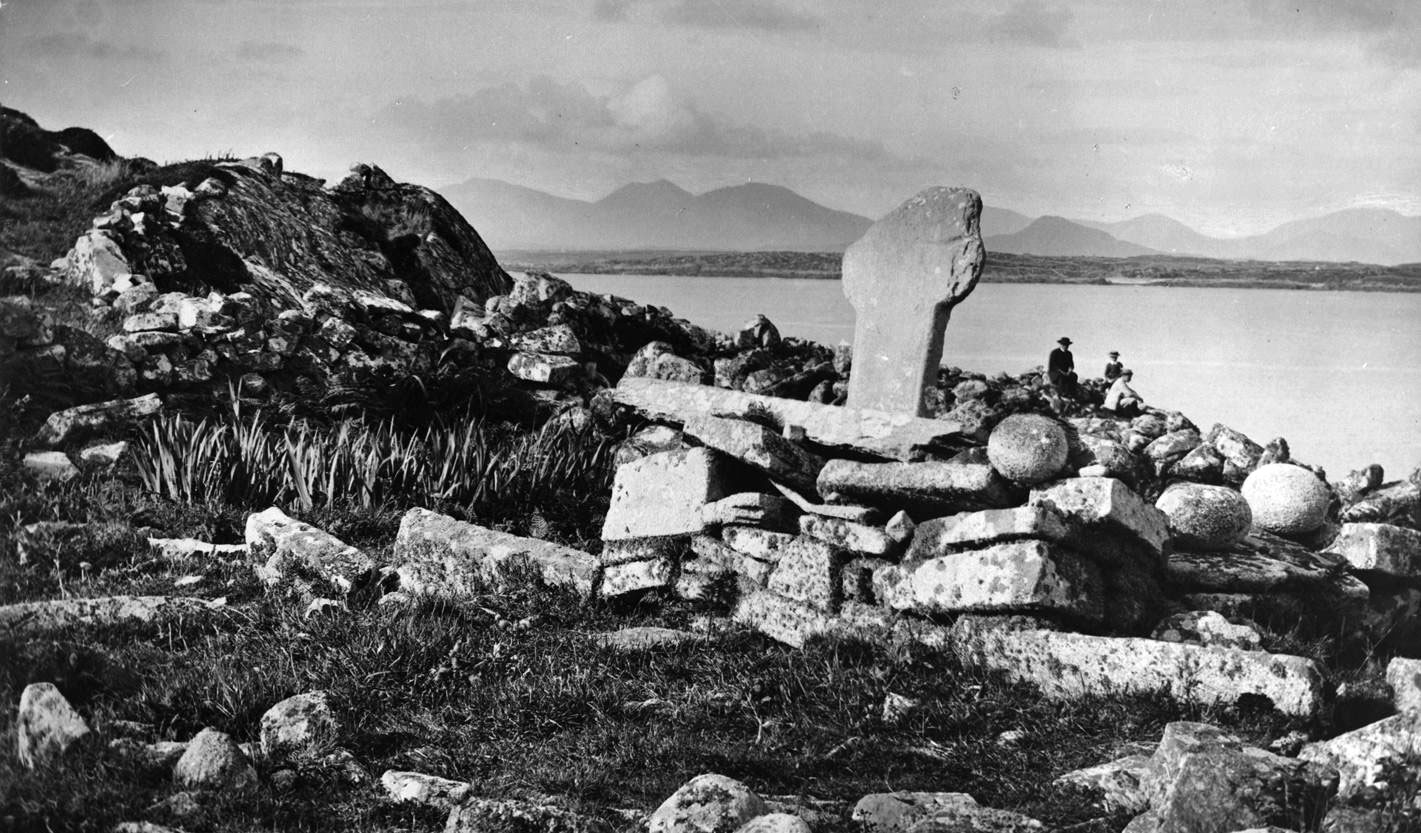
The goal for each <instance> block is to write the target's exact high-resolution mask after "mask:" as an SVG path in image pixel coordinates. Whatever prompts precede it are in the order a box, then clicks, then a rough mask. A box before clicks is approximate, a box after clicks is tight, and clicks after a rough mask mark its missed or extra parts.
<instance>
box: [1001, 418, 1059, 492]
mask: <svg viewBox="0 0 1421 833" xmlns="http://www.w3.org/2000/svg"><path fill="white" fill-rule="evenodd" d="M1068 453H1069V445H1068V443H1067V440H1066V431H1065V429H1064V428H1062V427H1061V424H1060V423H1058V422H1056V421H1055V420H1053V419H1050V418H1049V417H1044V416H1040V415H1037V414H1013V415H1012V416H1009V417H1007V418H1006V419H1004V420H1002V421H1001V422H1000V423H998V424H997V427H996V428H993V429H992V434H991V436H990V437H988V439H987V459H988V460H990V461H991V463H992V468H994V469H996V470H997V473H998V474H1000V475H1001V476H1002V477H1004V478H1006V479H1007V480H1010V481H1011V482H1013V483H1017V484H1019V485H1022V486H1034V485H1036V484H1038V483H1041V482H1044V481H1046V480H1050V479H1051V478H1053V477H1055V476H1056V475H1057V474H1059V473H1060V472H1061V469H1063V468H1064V467H1065V465H1066V458H1067V455H1068Z"/></svg>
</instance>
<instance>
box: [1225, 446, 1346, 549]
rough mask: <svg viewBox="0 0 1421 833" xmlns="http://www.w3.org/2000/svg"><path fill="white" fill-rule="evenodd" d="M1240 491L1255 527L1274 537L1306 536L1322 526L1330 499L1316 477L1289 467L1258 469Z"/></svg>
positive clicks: (1303, 469)
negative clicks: (1250, 512)
mask: <svg viewBox="0 0 1421 833" xmlns="http://www.w3.org/2000/svg"><path fill="white" fill-rule="evenodd" d="M1240 491H1241V492H1242V493H1243V497H1244V499H1245V500H1247V501H1248V506H1249V508H1250V509H1251V510H1252V511H1253V524H1254V526H1256V527H1258V528H1259V529H1263V530H1266V531H1268V532H1272V533H1275V534H1277V535H1305V534H1307V533H1309V532H1312V531H1313V530H1315V529H1317V528H1318V527H1320V526H1322V523H1323V521H1324V520H1325V519H1326V517H1327V505H1328V503H1329V502H1330V501H1331V497H1332V495H1331V492H1330V491H1329V490H1328V488H1327V484H1326V483H1324V482H1323V481H1322V480H1321V479H1320V478H1318V476H1317V475H1315V474H1313V473H1312V472H1310V471H1308V470H1307V469H1305V468H1302V467H1301V466H1294V465H1292V464H1289V463H1269V464H1267V465H1262V466H1259V467H1258V468H1257V469H1255V470H1254V472H1253V473H1252V474H1250V475H1249V476H1248V479H1246V480H1244V481H1243V486H1241V487H1240Z"/></svg>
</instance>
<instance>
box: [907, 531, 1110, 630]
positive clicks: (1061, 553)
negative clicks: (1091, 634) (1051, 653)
mask: <svg viewBox="0 0 1421 833" xmlns="http://www.w3.org/2000/svg"><path fill="white" fill-rule="evenodd" d="M905 571H906V580H907V582H908V584H909V587H910V591H909V592H894V593H893V594H892V596H891V598H892V599H893V601H892V602H891V604H892V605H893V606H894V607H898V608H899V609H902V608H903V607H904V606H906V609H909V610H912V611H915V612H917V613H963V612H977V613H987V612H1006V611H1022V612H1042V611H1047V612H1056V613H1064V614H1067V615H1070V616H1075V617H1078V618H1081V619H1085V620H1089V621H1095V622H1098V621H1100V620H1101V619H1102V618H1103V617H1104V615H1105V610H1104V605H1103V598H1104V585H1103V581H1102V579H1101V575H1100V568H1098V567H1096V566H1095V565H1094V564H1092V563H1091V562H1089V561H1087V560H1085V559H1083V558H1081V557H1080V556H1078V555H1076V554H1075V553H1073V552H1070V551H1069V550H1065V549H1062V548H1059V547H1053V546H1052V545H1050V544H1048V543H1046V542H1044V541H1013V542H1010V543H1005V544H995V545H993V546H990V547H986V548H984V549H980V550H969V551H966V552H958V553H950V554H948V555H941V556H938V557H936V558H930V559H927V560H925V561H922V562H919V563H916V564H914V565H911V566H909V567H906V568H905Z"/></svg>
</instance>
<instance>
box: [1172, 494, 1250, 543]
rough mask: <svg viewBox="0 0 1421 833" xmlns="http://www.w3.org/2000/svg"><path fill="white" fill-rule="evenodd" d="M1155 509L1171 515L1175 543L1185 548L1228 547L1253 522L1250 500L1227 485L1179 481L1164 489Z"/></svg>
mask: <svg viewBox="0 0 1421 833" xmlns="http://www.w3.org/2000/svg"><path fill="white" fill-rule="evenodd" d="M1155 508H1157V509H1159V510H1160V511H1161V512H1163V513H1164V514H1165V515H1166V516H1168V518H1169V531H1170V535H1171V536H1172V537H1173V538H1174V544H1175V546H1176V547H1178V548H1180V549H1185V550H1206V551H1211V550H1226V549H1228V548H1229V547H1231V546H1233V545H1234V544H1236V543H1238V542H1239V541H1241V540H1243V537H1244V536H1245V535H1247V534H1248V530H1249V528H1250V527H1251V526H1252V525H1253V511H1252V510H1251V509H1250V508H1249V503H1248V501H1247V500H1244V497H1243V495H1241V494H1239V493H1238V492H1235V491H1234V490H1233V489H1230V488H1228V487H1226V486H1209V485H1206V484H1203V483H1178V484H1175V485H1173V486H1170V487H1169V488H1168V489H1165V490H1164V494H1162V495H1160V497H1159V500H1157V501H1155Z"/></svg>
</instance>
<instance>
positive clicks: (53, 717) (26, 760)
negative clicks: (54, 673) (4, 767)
mask: <svg viewBox="0 0 1421 833" xmlns="http://www.w3.org/2000/svg"><path fill="white" fill-rule="evenodd" d="M88 734H89V724H87V723H85V722H84V718H82V717H80V716H79V713H78V712H76V711H75V710H74V707H73V706H71V705H69V701H68V700H66V699H64V695H63V694H60V693H59V689H58V688H56V687H55V685H54V684H53V683H31V684H30V685H27V686H25V690H24V691H23V692H21V693H20V712H19V715H18V716H17V717H16V719H15V751H16V754H17V755H18V756H19V758H20V764H21V765H22V766H24V767H26V768H27V769H34V768H35V767H38V766H43V765H46V764H49V763H52V762H53V761H56V760H58V759H59V758H60V757H61V756H62V755H63V754H64V752H65V750H67V749H68V748H69V747H70V746H72V745H73V744H74V743H75V742H77V741H79V740H82V739H83V738H84V737H85V736H86V735H88Z"/></svg>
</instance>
